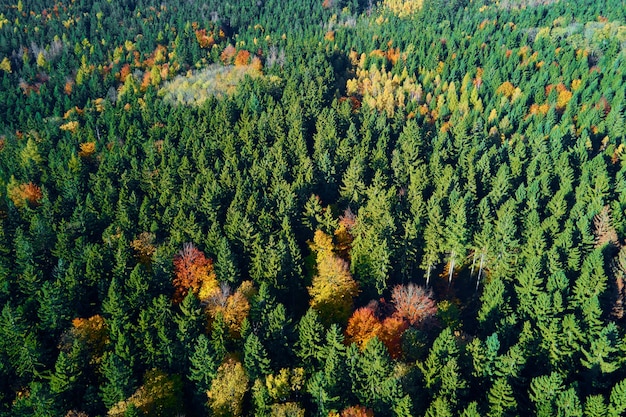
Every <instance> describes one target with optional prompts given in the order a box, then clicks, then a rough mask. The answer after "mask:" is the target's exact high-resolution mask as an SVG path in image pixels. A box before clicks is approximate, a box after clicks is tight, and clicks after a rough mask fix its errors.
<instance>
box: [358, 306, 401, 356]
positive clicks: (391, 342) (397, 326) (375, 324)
mask: <svg viewBox="0 0 626 417" xmlns="http://www.w3.org/2000/svg"><path fill="white" fill-rule="evenodd" d="M408 327H409V324H408V322H407V321H406V320H404V319H403V318H401V317H399V316H397V315H392V316H391V317H387V318H385V319H383V320H380V319H379V318H378V317H377V315H376V312H375V311H374V309H372V308H371V307H361V308H359V309H357V310H356V311H355V312H354V314H352V317H350V320H348V326H347V327H346V336H347V338H346V342H348V343H356V345H357V346H358V347H359V348H360V349H361V350H363V349H365V346H366V345H367V343H368V342H369V341H370V340H371V339H373V338H374V337H377V338H378V339H380V341H381V342H383V343H384V344H385V346H386V347H387V350H388V351H389V354H390V355H391V357H392V358H397V357H399V356H400V355H401V354H402V350H401V347H400V345H401V338H402V334H403V333H404V331H405V330H406V329H407V328H408Z"/></svg>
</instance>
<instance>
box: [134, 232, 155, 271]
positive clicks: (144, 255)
mask: <svg viewBox="0 0 626 417" xmlns="http://www.w3.org/2000/svg"><path fill="white" fill-rule="evenodd" d="M155 238H156V236H154V233H149V232H142V233H141V234H140V235H139V236H137V239H135V240H133V241H132V242H130V247H131V248H133V249H134V250H135V253H136V255H137V258H139V262H141V263H142V264H144V265H147V264H149V263H150V261H151V260H152V255H154V252H156V246H155V245H154V240H155Z"/></svg>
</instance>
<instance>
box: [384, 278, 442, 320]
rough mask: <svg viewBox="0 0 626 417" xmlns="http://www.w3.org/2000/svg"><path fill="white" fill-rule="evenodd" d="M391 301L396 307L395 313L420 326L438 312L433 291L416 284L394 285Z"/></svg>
mask: <svg viewBox="0 0 626 417" xmlns="http://www.w3.org/2000/svg"><path fill="white" fill-rule="evenodd" d="M391 301H392V303H393V304H394V306H395V308H396V313H395V314H396V315H397V316H399V317H401V318H403V319H405V320H406V321H407V322H408V323H409V324H410V325H411V326H418V325H419V324H420V323H423V322H424V321H425V320H427V319H428V318H430V317H432V316H434V315H435V313H436V312H437V305H436V304H435V301H434V300H433V298H432V292H431V291H429V290H426V289H424V287H420V286H418V285H415V284H408V285H397V286H396V287H394V289H393V290H392V292H391Z"/></svg>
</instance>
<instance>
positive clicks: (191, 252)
mask: <svg viewBox="0 0 626 417" xmlns="http://www.w3.org/2000/svg"><path fill="white" fill-rule="evenodd" d="M174 275H175V276H174V281H173V284H174V297H173V300H174V302H175V303H180V302H182V301H183V299H184V298H185V296H186V295H187V293H188V292H189V290H191V291H193V293H194V294H195V295H196V296H198V298H199V299H200V300H205V299H207V298H209V297H210V296H211V295H212V294H213V293H215V292H216V291H217V290H218V289H219V284H218V282H217V278H216V276H215V271H214V270H213V261H212V260H211V259H208V258H207V257H206V256H205V255H204V253H202V251H200V250H199V249H198V248H196V247H195V246H194V244H193V243H185V244H184V245H183V249H182V250H181V251H180V252H178V254H177V255H176V256H175V257H174Z"/></svg>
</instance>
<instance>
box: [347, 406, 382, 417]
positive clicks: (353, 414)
mask: <svg viewBox="0 0 626 417" xmlns="http://www.w3.org/2000/svg"><path fill="white" fill-rule="evenodd" d="M341 417H374V412H373V411H372V410H370V409H369V408H365V407H363V406H362V405H354V406H352V407H348V408H346V409H345V410H343V411H342V412H341Z"/></svg>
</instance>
